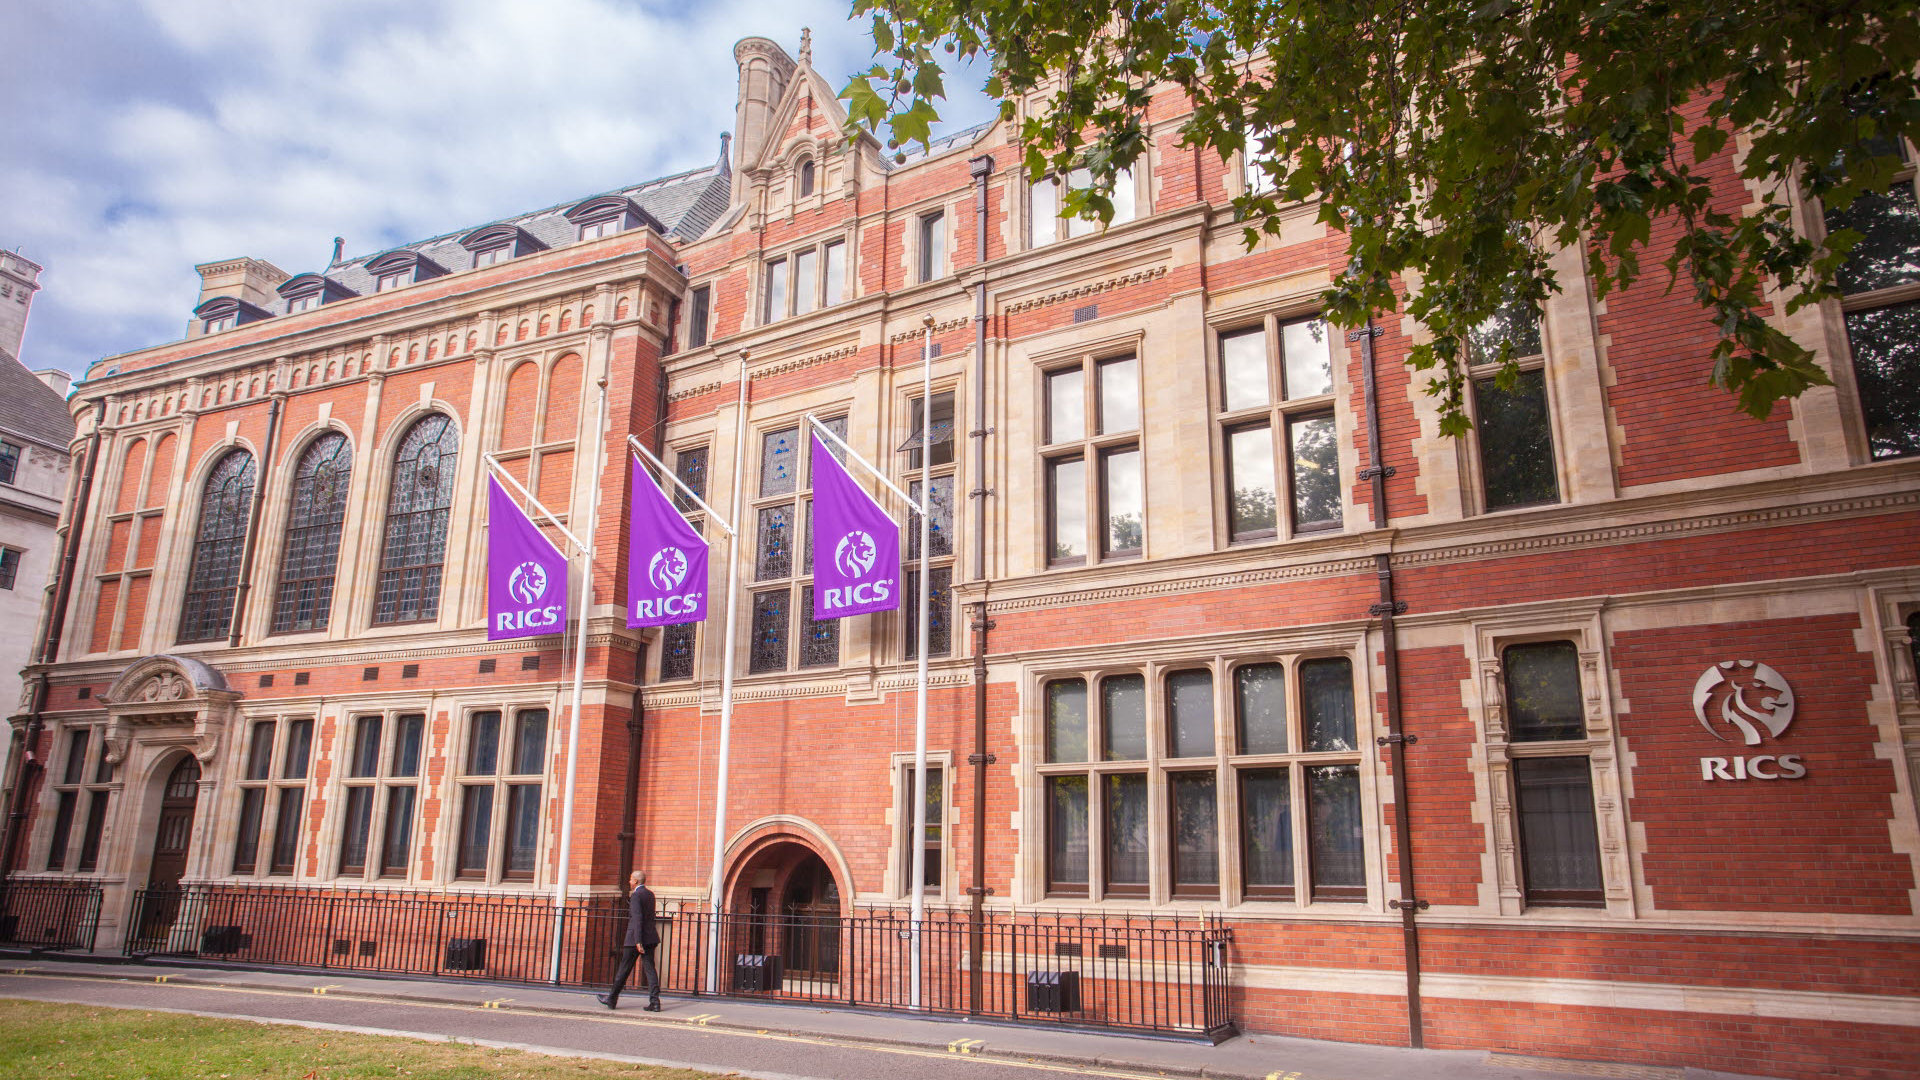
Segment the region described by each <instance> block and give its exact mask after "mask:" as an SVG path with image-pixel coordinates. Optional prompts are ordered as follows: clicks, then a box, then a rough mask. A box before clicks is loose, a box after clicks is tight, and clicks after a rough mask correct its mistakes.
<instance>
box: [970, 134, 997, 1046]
mask: <svg viewBox="0 0 1920 1080" xmlns="http://www.w3.org/2000/svg"><path fill="white" fill-rule="evenodd" d="M967 166H968V172H969V174H970V175H971V176H972V177H973V180H974V194H973V221H974V258H975V260H976V261H977V262H979V263H985V262H986V261H987V178H988V177H990V176H992V175H993V155H991V154H982V155H980V156H979V157H977V158H974V159H973V160H971V161H969V162H968V163H967ZM973 289H974V293H973V429H972V430H971V431H969V432H968V433H967V436H968V438H970V439H972V440H973V490H971V491H969V492H968V493H967V497H968V498H969V499H971V500H972V501H973V525H972V528H971V529H969V530H968V531H969V532H971V533H972V536H973V574H972V577H973V580H975V581H977V582H979V583H980V590H981V591H980V600H979V602H978V603H975V604H974V605H973V619H972V624H973V753H971V754H968V755H967V764H969V765H972V766H973V884H972V885H971V886H969V887H968V888H967V899H968V905H967V1012H968V1013H971V1014H974V1015H978V1014H979V1013H980V1011H981V1004H982V1003H983V1002H984V1001H985V1000H986V998H985V988H984V987H983V985H982V977H981V972H980V967H981V963H982V956H983V954H984V952H985V948H986V915H987V913H986V903H987V892H988V890H987V766H989V765H991V764H993V761H994V758H993V755H992V754H989V753H987V631H988V630H991V629H993V624H992V623H990V622H988V621H987V594H986V588H987V585H986V580H987V496H989V495H991V494H993V489H992V488H989V487H988V486H987V435H988V434H989V433H991V432H992V430H993V429H992V428H990V427H988V426H987V416H986V405H987V275H986V271H984V270H982V271H981V272H980V277H979V279H978V280H976V281H975V282H974V283H973Z"/></svg>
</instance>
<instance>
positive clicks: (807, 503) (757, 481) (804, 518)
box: [744, 404, 851, 676]
mask: <svg viewBox="0 0 1920 1080" xmlns="http://www.w3.org/2000/svg"><path fill="white" fill-rule="evenodd" d="M850 408H851V406H850V404H835V405H830V406H827V407H825V408H823V409H818V410H814V415H816V416H819V417H820V421H821V422H822V423H824V424H828V425H832V424H833V423H834V422H835V421H839V422H840V424H841V425H842V427H843V429H844V427H845V425H846V424H847V423H848V417H849V411H848V410H850ZM823 414H824V415H823ZM788 430H791V431H793V432H794V440H795V446H794V461H793V468H794V470H795V472H794V475H793V488H792V490H790V491H782V492H776V493H774V494H771V495H768V494H763V492H764V491H765V486H764V481H765V470H766V465H767V463H766V461H765V460H764V459H765V455H766V446H767V439H768V438H769V437H771V436H773V435H777V434H779V433H780V432H783V431H788ZM752 431H753V433H754V439H753V442H752V443H751V444H750V445H751V446H753V447H754V453H755V456H756V459H757V460H756V461H755V468H754V470H753V479H752V484H753V487H752V489H751V490H752V494H751V496H749V498H748V499H747V513H746V515H745V516H744V520H746V521H748V522H751V523H752V524H753V560H752V563H751V569H750V570H749V574H750V577H749V583H748V586H747V588H746V589H745V590H744V591H745V592H746V594H747V595H746V597H745V601H746V604H747V656H746V665H747V670H746V674H747V675H749V676H752V675H779V674H787V673H799V672H806V671H836V670H838V669H839V668H840V667H841V666H842V665H844V664H845V663H846V660H847V656H846V639H845V635H843V634H842V633H841V632H840V631H841V629H842V627H841V626H840V624H841V623H843V622H845V621H846V620H844V619H827V620H823V621H822V622H821V623H820V624H819V625H820V626H828V627H832V630H833V638H834V657H835V658H834V661H833V662H832V663H831V664H808V663H805V662H804V661H803V651H804V649H805V642H804V641H803V640H802V636H803V634H805V633H806V632H807V627H808V626H809V625H810V624H812V623H813V614H812V612H813V606H812V604H811V602H810V599H811V597H812V595H813V592H812V590H813V568H812V567H811V566H810V565H808V560H809V559H810V558H811V556H812V550H811V549H812V545H811V544H810V543H809V538H810V537H811V536H812V531H811V530H812V521H813V439H812V437H811V436H812V431H811V430H810V428H809V425H808V424H807V422H806V418H805V417H804V416H798V417H786V418H783V419H780V420H774V421H770V422H768V423H765V424H761V425H757V426H755V427H754V428H753V429H752ZM841 434H842V435H843V436H844V434H845V432H844V430H843V431H842V432H841ZM782 506H785V507H786V508H787V509H788V517H787V521H788V525H787V528H789V529H790V530H791V531H792V534H791V535H792V538H791V540H790V541H789V550H788V556H787V572H786V573H785V574H780V575H773V576H769V577H764V578H763V577H761V576H760V573H759V569H760V561H761V537H760V515H761V513H762V512H764V511H767V510H775V509H779V508H780V507H782ZM776 593H784V594H785V596H786V605H787V609H786V614H785V616H784V621H783V623H782V626H783V628H784V629H783V643H782V646H781V648H782V650H783V659H782V661H781V664H780V666H778V667H773V666H768V665H764V664H763V663H762V661H761V658H760V656H759V654H758V650H757V648H756V638H757V636H758V634H759V614H758V613H759V610H760V604H761V599H762V597H770V596H772V595H774V594H776ZM816 629H818V627H816Z"/></svg>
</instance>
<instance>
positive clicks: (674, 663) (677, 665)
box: [660, 623, 697, 682]
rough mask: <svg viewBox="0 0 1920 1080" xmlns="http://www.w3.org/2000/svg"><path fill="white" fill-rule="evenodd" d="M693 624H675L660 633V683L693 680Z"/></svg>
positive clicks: (694, 639)
mask: <svg viewBox="0 0 1920 1080" xmlns="http://www.w3.org/2000/svg"><path fill="white" fill-rule="evenodd" d="M694 630H695V624H693V623H675V624H673V625H672V626H669V627H667V628H666V629H664V630H662V631H661V633H660V681H661V682H667V681H669V680H672V679H691V678H693V650H694V643H695V641H696V640H697V638H696V636H695V633H694Z"/></svg>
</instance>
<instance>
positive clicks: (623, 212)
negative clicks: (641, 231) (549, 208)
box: [566, 195, 667, 240]
mask: <svg viewBox="0 0 1920 1080" xmlns="http://www.w3.org/2000/svg"><path fill="white" fill-rule="evenodd" d="M566 217H567V220H568V221H571V222H573V224H574V227H575V228H576V229H578V230H579V232H578V235H579V237H580V239H582V240H597V239H599V238H600V237H602V236H612V235H613V234H615V233H622V232H626V231H627V230H628V229H633V228H637V227H639V226H641V225H646V226H649V227H651V228H652V229H653V231H654V232H657V233H661V234H663V235H664V234H665V233H666V231H667V228H666V226H664V225H662V224H660V222H659V221H657V220H655V219H654V217H653V215H651V214H649V213H647V212H646V211H645V210H642V209H640V204H638V203H636V202H634V201H633V200H632V199H629V198H627V197H626V196H625V195H601V196H598V197H597V198H592V199H588V200H587V201H586V202H583V203H581V204H579V205H578V206H575V207H574V208H573V209H571V210H568V211H567V214H566Z"/></svg>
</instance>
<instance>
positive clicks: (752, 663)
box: [747, 588, 788, 671]
mask: <svg viewBox="0 0 1920 1080" xmlns="http://www.w3.org/2000/svg"><path fill="white" fill-rule="evenodd" d="M787 599H788V593H787V590H786V589H784V588H782V589H774V590H771V591H768V592H761V593H754V594H753V639H752V641H751V643H750V648H749V650H748V657H747V670H748V671H784V670H786V667H787Z"/></svg>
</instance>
